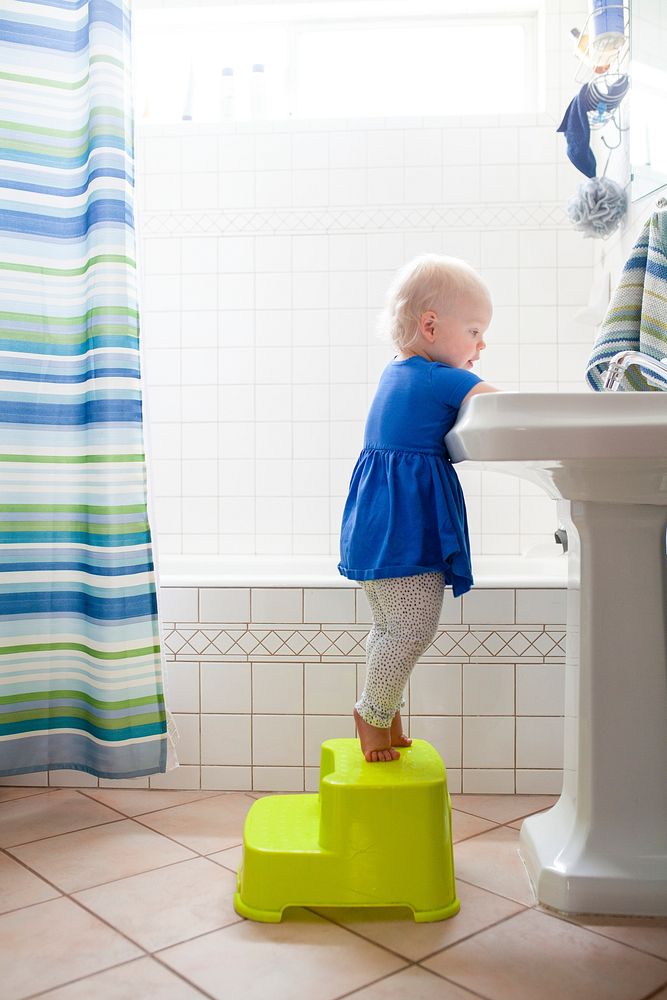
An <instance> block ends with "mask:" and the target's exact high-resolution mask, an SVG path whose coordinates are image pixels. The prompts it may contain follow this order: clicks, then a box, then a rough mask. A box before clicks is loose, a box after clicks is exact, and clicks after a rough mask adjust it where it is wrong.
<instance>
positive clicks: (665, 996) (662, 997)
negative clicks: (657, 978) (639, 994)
mask: <svg viewBox="0 0 667 1000" xmlns="http://www.w3.org/2000/svg"><path fill="white" fill-rule="evenodd" d="M651 1000H667V986H666V987H665V989H664V990H660V992H659V993H654V994H653V995H652V996H651Z"/></svg>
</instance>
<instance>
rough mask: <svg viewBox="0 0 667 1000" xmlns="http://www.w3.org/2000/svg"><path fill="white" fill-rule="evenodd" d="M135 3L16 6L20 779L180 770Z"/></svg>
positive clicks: (9, 61)
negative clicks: (151, 410) (152, 410)
mask: <svg viewBox="0 0 667 1000" xmlns="http://www.w3.org/2000/svg"><path fill="white" fill-rule="evenodd" d="M133 184H134V176H133V121H132V103H131V66H130V12H129V5H128V3H126V2H124V0H89V2H85V0H44V2H31V0H2V3H1V4H0V775H1V776H4V775H20V774H26V773H29V772H32V771H44V770H58V769H61V768H74V769H76V770H80V771H86V772H88V773H90V774H93V775H97V776H99V777H104V778H130V777H137V776H139V775H147V774H153V773H156V772H161V771H165V770H167V769H169V768H170V767H172V766H175V758H174V756H173V751H172V749H171V746H172V744H171V739H170V736H169V735H168V733H167V713H166V711H165V705H164V697H163V686H162V663H161V655H160V642H159V629H158V618H157V604H156V586H155V573H154V566H153V555H152V547H151V534H150V528H149V523H148V517H147V490H146V465H145V458H144V447H143V431H142V404H141V382H140V366H139V319H138V310H137V281H136V264H135V233H134V223H133Z"/></svg>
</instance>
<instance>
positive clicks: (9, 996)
mask: <svg viewBox="0 0 667 1000" xmlns="http://www.w3.org/2000/svg"><path fill="white" fill-rule="evenodd" d="M74 943H76V947H73V944H74ZM140 955H141V951H140V949H139V948H137V947H136V945H133V944H131V943H130V942H129V941H126V940H125V938H123V937H121V935H120V934H117V933H116V931H113V930H111V928H109V927H107V926H106V925H105V924H103V923H102V922H101V921H100V920H98V919H97V918H96V917H94V916H93V915H92V914H90V913H86V911H85V910H82V909H81V907H80V906H77V905H76V903H73V902H72V901H71V900H69V899H64V898H63V899H52V900H50V901H49V902H46V903H38V904H36V905H35V906H29V907H26V908H25V909H22V910H14V911H13V912H12V913H6V914H5V915H4V916H0V982H2V997H3V1000H22V998H23V997H28V996H32V995H33V994H34V993H39V992H41V991H43V990H48V989H52V988H53V987H55V986H60V985H62V984H63V983H66V982H69V981H70V980H73V979H78V978H79V977H81V976H87V975H90V974H91V973H93V972H98V971H99V970H100V969H106V968H109V966H112V965H116V964H117V963H119V962H127V961H128V960H129V959H132V958H137V957H139V956H140ZM89 995H90V994H89Z"/></svg>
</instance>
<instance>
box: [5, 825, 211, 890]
mask: <svg viewBox="0 0 667 1000" xmlns="http://www.w3.org/2000/svg"><path fill="white" fill-rule="evenodd" d="M9 853H10V854H13V855H15V857H17V858H19V859H20V860H21V861H24V862H25V863H26V864H27V865H29V866H30V868H33V869H34V870H35V871H36V872H38V873H39V874H40V875H43V876H44V878H46V879H48V880H49V882H53V883H54V885H57V886H58V888H59V889H62V890H63V892H76V891H77V890H79V889H88V888H90V887H91V886H93V885H100V884H101V883H102V882H111V881H113V880H114V879H117V878H125V877H126V876H128V875H137V874H138V873H139V872H145V871H151V870H152V869H153V868H160V867H162V866H163V865H172V864H175V863H176V862H177V861H185V860H187V859H188V858H191V857H192V856H193V854H192V851H189V850H187V848H185V847H183V846H182V845H181V844H175V843H174V842H173V841H172V840H169V839H168V838H167V837H161V836H160V835H159V834H157V833H154V832H153V831H152V830H147V829H146V827H145V826H141V825H140V824H139V823H137V822H135V820H132V819H125V820H121V821H120V822H119V823H108V824H107V825H106V826H98V827H93V828H92V829H89V830H78V831H77V832H76V833H65V834H63V835H62V836H60V837H51V838H49V839H48V840H40V841H38V842H37V843H34V844H24V845H23V846H21V847H13V848H12V849H11V850H10V851H9Z"/></svg>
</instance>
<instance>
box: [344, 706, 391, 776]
mask: <svg viewBox="0 0 667 1000" xmlns="http://www.w3.org/2000/svg"><path fill="white" fill-rule="evenodd" d="M352 714H353V715H354V721H355V723H356V725H357V733H358V734H359V742H360V743H361V752H362V753H363V755H364V757H365V758H366V760H367V761H368V762H369V763H370V764H375V763H377V762H379V761H389V760H398V758H399V757H400V754H399V752H398V750H394V748H393V747H392V745H391V742H392V740H391V728H387V729H379V728H378V727H377V726H371V724H370V723H369V722H364V720H363V719H362V718H361V716H360V715H359V713H358V712H357V710H356V708H355V709H354V712H353V713H352Z"/></svg>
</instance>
